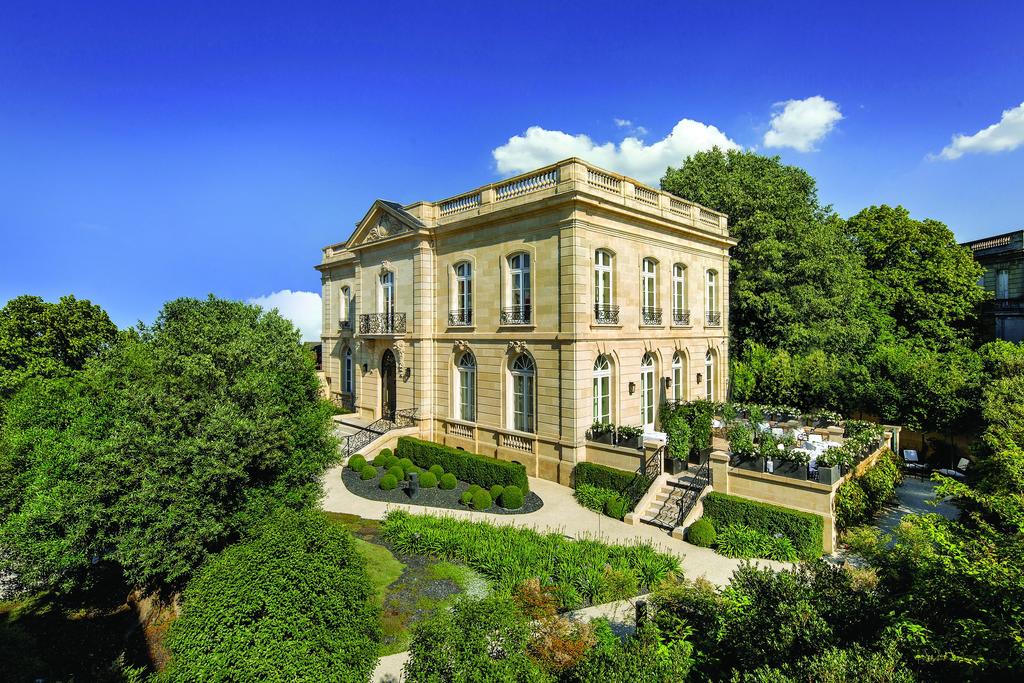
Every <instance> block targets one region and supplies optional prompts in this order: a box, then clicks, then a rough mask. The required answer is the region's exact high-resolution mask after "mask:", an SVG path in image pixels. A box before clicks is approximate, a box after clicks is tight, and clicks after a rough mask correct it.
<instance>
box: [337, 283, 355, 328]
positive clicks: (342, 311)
mask: <svg viewBox="0 0 1024 683" xmlns="http://www.w3.org/2000/svg"><path fill="white" fill-rule="evenodd" d="M351 300H352V297H351V294H350V292H349V288H348V287H342V288H341V292H340V293H339V301H338V320H339V321H341V326H342V327H349V326H351V324H352V318H351V314H350V309H349V302H350V301H351Z"/></svg>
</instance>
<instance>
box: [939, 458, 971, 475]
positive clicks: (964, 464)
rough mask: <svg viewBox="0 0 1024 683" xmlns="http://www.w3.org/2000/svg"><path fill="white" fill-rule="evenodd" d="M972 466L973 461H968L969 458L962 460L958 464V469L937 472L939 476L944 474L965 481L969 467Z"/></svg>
mask: <svg viewBox="0 0 1024 683" xmlns="http://www.w3.org/2000/svg"><path fill="white" fill-rule="evenodd" d="M970 464H971V461H970V460H968V459H967V458H960V462H958V463H957V464H956V469H948V468H944V469H941V470H936V472H938V473H939V474H944V475H946V476H947V477H952V478H954V479H963V478H964V477H965V476H966V474H965V473H966V472H967V468H968V466H970Z"/></svg>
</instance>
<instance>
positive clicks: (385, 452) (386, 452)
mask: <svg viewBox="0 0 1024 683" xmlns="http://www.w3.org/2000/svg"><path fill="white" fill-rule="evenodd" d="M394 454H395V452H394V451H393V450H391V449H390V448H382V449H380V453H378V455H383V456H384V457H385V458H390V457H391V456H392V455H394Z"/></svg>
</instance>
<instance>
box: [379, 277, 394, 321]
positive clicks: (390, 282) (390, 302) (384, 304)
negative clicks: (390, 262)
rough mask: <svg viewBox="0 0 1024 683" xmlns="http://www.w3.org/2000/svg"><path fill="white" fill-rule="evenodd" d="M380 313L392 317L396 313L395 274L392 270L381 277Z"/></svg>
mask: <svg viewBox="0 0 1024 683" xmlns="http://www.w3.org/2000/svg"><path fill="white" fill-rule="evenodd" d="M380 302H381V306H380V312H381V313H385V314H387V315H392V314H394V312H395V274H394V273H392V272H391V271H390V270H389V271H387V272H385V273H381V276H380Z"/></svg>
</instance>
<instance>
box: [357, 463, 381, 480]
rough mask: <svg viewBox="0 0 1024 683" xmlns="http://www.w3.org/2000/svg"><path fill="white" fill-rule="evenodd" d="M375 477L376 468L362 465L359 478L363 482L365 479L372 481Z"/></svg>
mask: <svg viewBox="0 0 1024 683" xmlns="http://www.w3.org/2000/svg"><path fill="white" fill-rule="evenodd" d="M376 476H377V468H376V467H374V466H373V465H363V469H361V470H359V478H360V479H362V480H363V481H366V480H367V479H373V478H375V477H376Z"/></svg>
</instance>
